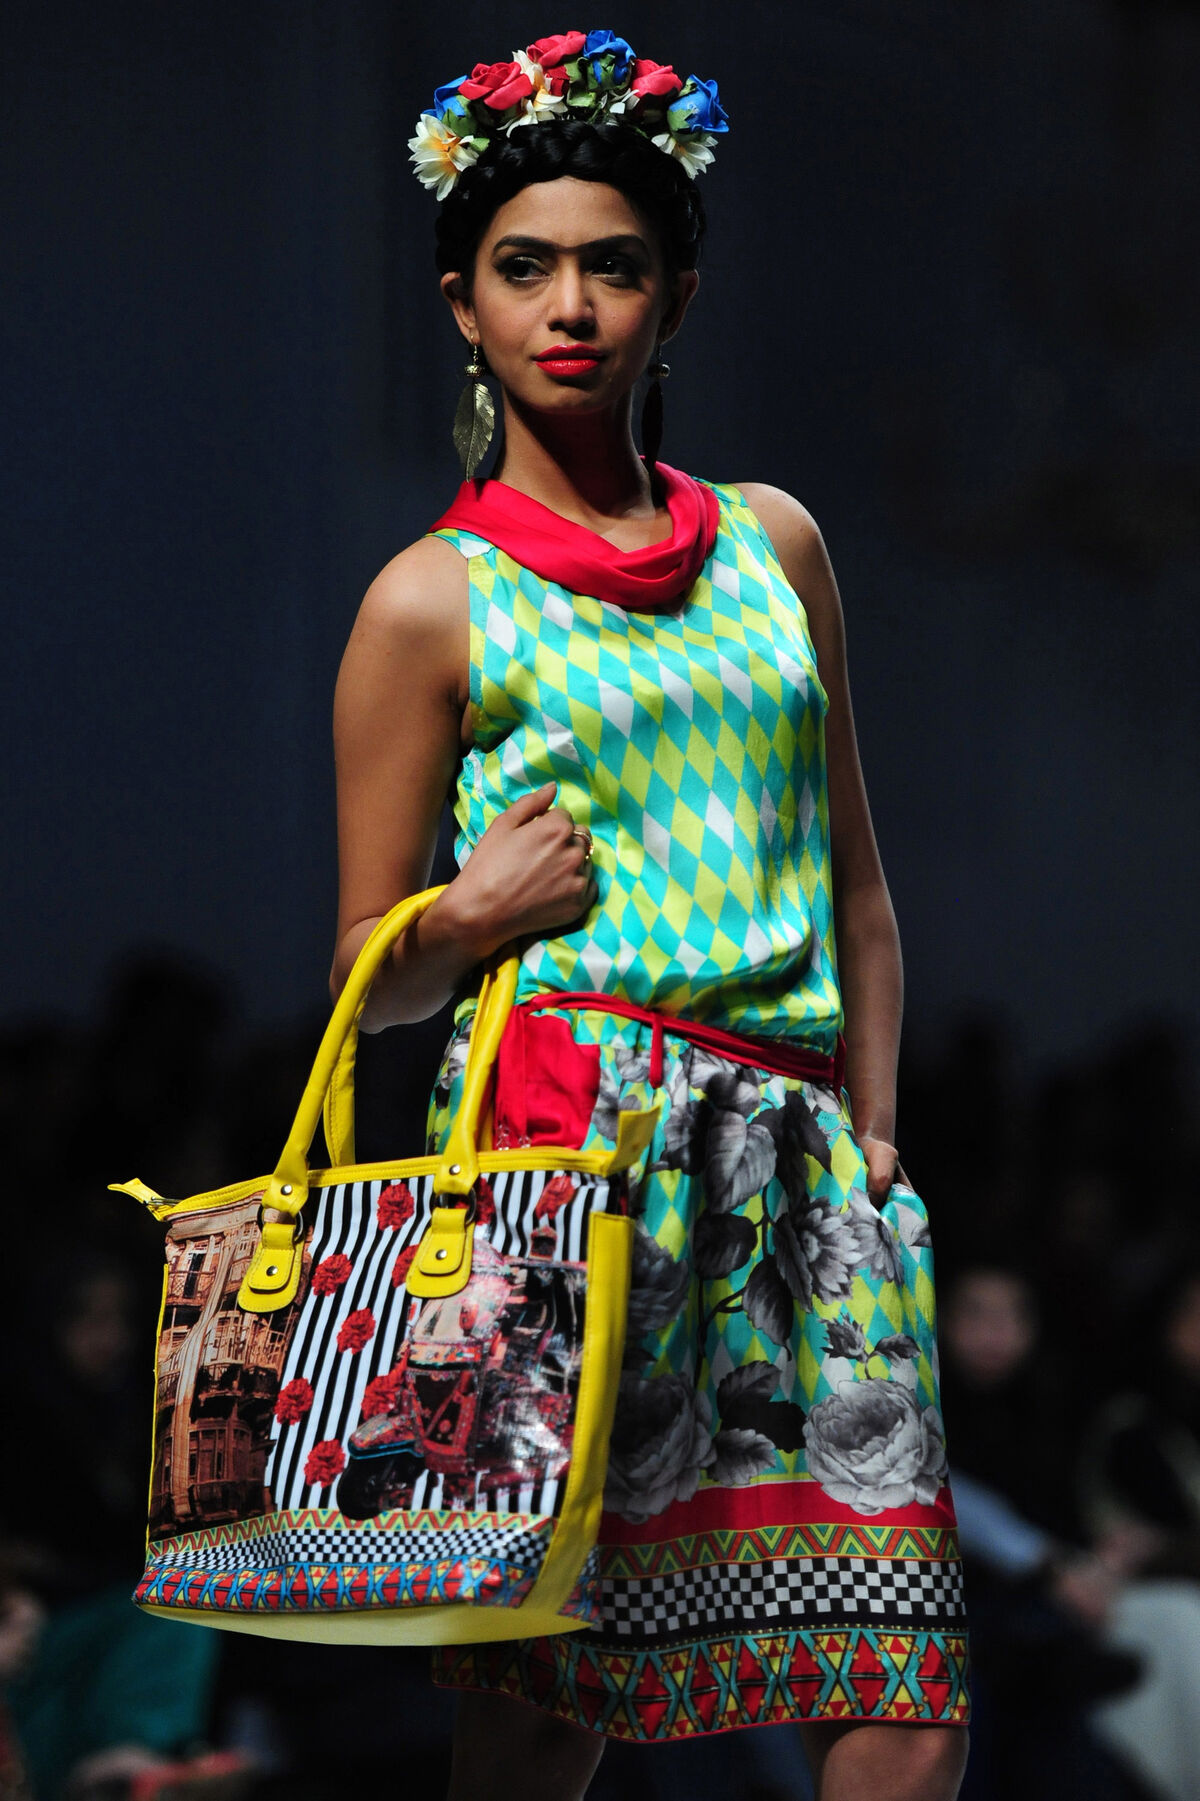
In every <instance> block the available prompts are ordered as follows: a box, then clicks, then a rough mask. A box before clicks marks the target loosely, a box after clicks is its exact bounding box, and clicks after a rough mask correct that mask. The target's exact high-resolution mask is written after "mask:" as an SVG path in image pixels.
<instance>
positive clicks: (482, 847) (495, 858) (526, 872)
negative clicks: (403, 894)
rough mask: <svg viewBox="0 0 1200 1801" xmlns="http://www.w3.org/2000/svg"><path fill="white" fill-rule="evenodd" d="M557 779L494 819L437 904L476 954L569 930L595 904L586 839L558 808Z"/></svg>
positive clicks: (593, 877)
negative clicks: (448, 909) (446, 903)
mask: <svg viewBox="0 0 1200 1801" xmlns="http://www.w3.org/2000/svg"><path fill="white" fill-rule="evenodd" d="M557 787H558V784H557V783H556V782H547V783H546V784H545V786H544V787H542V788H538V789H536V790H535V792H534V793H532V794H523V795H522V796H521V798H520V800H516V801H514V802H513V804H512V806H511V807H507V808H506V809H505V811H504V812H503V813H500V814H498V815H497V817H496V818H495V819H493V821H492V823H491V825H490V826H489V827H488V829H487V831H486V832H485V833H484V834H483V837H482V838H481V839H480V840H479V843H478V844H477V845H476V846H475V849H474V850H473V851H472V852H471V855H470V857H469V858H468V859H467V862H466V864H465V866H464V867H463V869H462V871H461V873H460V874H459V875H458V876H457V877H456V878H455V880H454V882H453V883H452V884H451V886H450V889H449V890H448V891H447V894H446V895H445V896H444V897H443V898H444V900H450V899H451V896H453V903H452V904H453V907H454V910H455V913H456V914H457V915H458V916H459V917H460V918H461V920H462V923H463V929H464V930H465V931H466V932H467V933H468V934H469V935H470V936H471V937H472V938H473V940H474V941H475V942H476V944H477V946H478V948H479V955H480V956H490V955H491V954H492V952H493V951H496V950H498V949H499V947H500V946H501V945H502V944H507V943H508V941H509V939H510V938H520V937H526V936H529V937H534V938H540V937H545V936H547V935H550V934H552V933H555V932H559V931H562V930H563V928H564V927H566V926H569V925H573V924H575V923H576V921H577V920H579V919H581V918H582V916H583V915H584V914H585V913H586V912H587V911H588V909H589V908H590V907H591V906H593V905H594V903H595V900H596V895H597V888H596V878H595V876H594V875H593V874H592V860H591V841H590V839H589V838H588V836H587V834H586V832H584V831H583V829H582V828H577V827H576V825H575V821H574V820H573V819H572V817H571V815H570V813H568V812H567V810H566V808H565V807H556V806H554V805H553V801H554V796H555V793H556V792H557Z"/></svg>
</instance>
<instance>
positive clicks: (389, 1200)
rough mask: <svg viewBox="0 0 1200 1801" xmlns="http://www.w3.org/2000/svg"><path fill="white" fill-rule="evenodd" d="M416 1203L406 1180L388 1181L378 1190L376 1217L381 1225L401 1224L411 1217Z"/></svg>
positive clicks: (392, 1225) (394, 1225)
mask: <svg viewBox="0 0 1200 1801" xmlns="http://www.w3.org/2000/svg"><path fill="white" fill-rule="evenodd" d="M416 1205H417V1203H416V1201H415V1200H414V1199H413V1191H412V1189H411V1188H410V1187H409V1186H408V1183H407V1182H389V1183H388V1185H387V1187H386V1188H384V1189H382V1190H381V1191H380V1195H379V1200H378V1202H377V1203H376V1218H377V1219H378V1220H379V1223H380V1225H381V1226H389V1227H396V1226H403V1225H405V1224H406V1223H407V1222H408V1221H409V1220H410V1219H411V1218H412V1216H413V1211H414V1209H415V1208H416Z"/></svg>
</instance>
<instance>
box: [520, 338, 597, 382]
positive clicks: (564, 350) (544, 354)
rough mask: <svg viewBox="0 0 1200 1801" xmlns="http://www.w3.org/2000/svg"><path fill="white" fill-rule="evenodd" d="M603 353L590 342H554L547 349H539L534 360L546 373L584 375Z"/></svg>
mask: <svg viewBox="0 0 1200 1801" xmlns="http://www.w3.org/2000/svg"><path fill="white" fill-rule="evenodd" d="M603 355H604V352H603V351H600V350H594V349H593V348H592V346H591V345H590V344H554V345H552V346H551V348H550V349H549V350H542V351H539V353H538V355H537V356H536V357H535V358H534V361H535V362H537V363H538V364H539V365H540V366H541V368H543V369H544V370H545V371H546V374H547V375H586V374H588V372H589V371H590V370H592V369H594V368H595V367H596V365H597V364H598V363H599V362H600V360H601V358H602V357H603Z"/></svg>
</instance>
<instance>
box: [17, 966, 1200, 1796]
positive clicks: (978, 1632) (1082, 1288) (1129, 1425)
mask: <svg viewBox="0 0 1200 1801" xmlns="http://www.w3.org/2000/svg"><path fill="white" fill-rule="evenodd" d="M323 1023H324V1022H323V1019H318V1018H313V1019H310V1020H304V1021H301V1022H300V1023H299V1024H298V1025H297V1026H296V1027H295V1028H294V1029H293V1030H291V1031H280V1030H275V1031H273V1032H272V1033H271V1034H269V1035H267V1036H263V1037H259V1038H254V1037H253V1036H251V1035H248V1034H247V1033H246V1032H245V1030H244V1029H243V1028H242V1027H241V1026H240V1024H239V1021H238V1017H237V1007H236V1005H235V1003H234V1001H233V1000H232V998H231V997H230V996H229V995H228V994H226V992H225V990H224V987H223V985H222V983H221V982H220V981H219V980H218V979H217V978H216V977H215V976H214V975H211V974H209V973H208V972H206V971H204V970H203V969H197V968H194V967H192V966H190V965H188V964H186V963H185V962H183V961H182V960H178V959H174V958H171V957H168V956H166V955H164V954H161V953H155V954H154V955H147V956H146V957H144V958H142V959H134V960H132V961H129V962H127V963H125V964H124V965H123V966H122V967H121V968H119V969H118V970H117V971H116V972H115V975H114V978H113V980H112V983H111V986H110V990H109V994H108V998H107V1000H106V1002H105V1004H104V1006H103V1008H102V1009H101V1012H100V1017H99V1018H98V1019H97V1020H96V1022H95V1024H94V1026H93V1027H92V1028H91V1029H90V1030H89V1029H85V1028H83V1027H80V1026H78V1025H75V1024H65V1023H64V1024H61V1025H56V1024H54V1023H52V1022H46V1021H41V1022H34V1023H30V1024H26V1025H24V1026H14V1027H11V1028H10V1029H9V1030H8V1032H7V1034H5V1035H4V1036H3V1037H0V1123H2V1125H3V1128H4V1134H5V1141H6V1144H7V1146H8V1152H9V1168H10V1176H11V1183H10V1185H11V1188H12V1190H13V1192H14V1194H16V1195H18V1196H21V1197H23V1198H24V1205H23V1206H22V1213H21V1226H22V1237H21V1250H20V1251H19V1252H18V1253H17V1254H10V1255H9V1256H7V1257H6V1258H5V1259H4V1261H3V1265H2V1272H3V1273H2V1275H0V1283H2V1285H3V1311H2V1313H0V1319H2V1320H3V1327H2V1330H3V1332H4V1333H5V1335H6V1341H7V1342H6V1352H7V1356H6V1368H7V1369H8V1370H9V1372H10V1380H9V1381H8V1382H7V1383H6V1384H5V1385H4V1389H3V1401H2V1405H3V1412H4V1421H3V1432H4V1443H5V1445H6V1447H7V1448H8V1452H9V1468H10V1477H9V1480H8V1482H7V1483H6V1486H5V1492H4V1499H3V1513H2V1518H0V1526H2V1534H3V1537H2V1541H0V1682H2V1683H3V1688H4V1696H5V1701H4V1711H3V1713H2V1714H0V1796H12V1797H32V1798H33V1801H58V1797H60V1796H61V1797H69V1798H71V1801H87V1798H89V1797H90V1798H92V1801H99V1798H100V1797H111V1798H112V1801H120V1798H122V1797H125V1796H128V1797H130V1798H131V1801H132V1798H134V1797H136V1798H137V1801H152V1798H153V1797H157V1798H158V1801H169V1798H170V1797H172V1796H176V1795H183V1794H187V1795H188V1796H191V1797H199V1798H201V1801H203V1797H205V1796H211V1797H213V1801H216V1798H217V1797H219V1796H220V1797H232V1796H237V1795H247V1796H272V1795H287V1796H289V1797H296V1798H297V1801H306V1798H308V1797H311V1798H312V1801H323V1798H324V1797H330V1798H332V1797H334V1796H338V1797H340V1796H343V1795H345V1794H346V1793H347V1792H354V1791H357V1790H358V1789H359V1788H360V1786H361V1787H364V1788H365V1786H366V1785H367V1784H368V1783H371V1782H373V1781H376V1780H378V1782H380V1783H382V1784H390V1783H392V1782H394V1780H395V1774H396V1771H397V1769H398V1768H400V1767H403V1769H404V1771H405V1773H406V1775H407V1777H408V1778H409V1780H410V1781H413V1782H420V1783H421V1784H422V1785H424V1786H426V1787H427V1788H428V1790H429V1792H431V1793H437V1792H440V1790H441V1787H442V1785H443V1783H444V1780H445V1776H446V1769H447V1747H448V1738H449V1727H450V1719H451V1712H452V1705H453V1704H452V1701H451V1700H450V1698H449V1697H447V1696H445V1695H443V1694H441V1693H440V1692H439V1691H437V1690H435V1689H433V1688H432V1687H431V1685H430V1683H429V1680H428V1676H427V1659H426V1654H425V1653H424V1652H421V1651H406V1650H396V1651H392V1652H389V1651H381V1650H365V1649H359V1648H350V1649H341V1650H339V1649H334V1648H332V1647H326V1646H310V1645H293V1644H286V1643H283V1642H277V1641H272V1640H269V1639H266V1640H258V1639H255V1638H251V1637H244V1636H243V1635H240V1634H221V1633H215V1632H211V1633H210V1632H204V1631H200V1630H197V1629H193V1628H190V1627H186V1626H180V1625H178V1624H177V1623H163V1622H160V1621H157V1620H154V1619H151V1618H148V1617H146V1616H144V1615H142V1614H141V1613H140V1612H139V1611H138V1610H137V1609H135V1608H134V1607H133V1606H132V1605H131V1604H130V1600H129V1595H130V1591H131V1590H132V1587H133V1585H134V1582H135V1581H136V1578H137V1576H138V1574H139V1573H140V1566H141V1552H142V1542H143V1537H144V1531H145V1486H146V1480H147V1471H148V1467H149V1455H150V1442H149V1440H150V1415H151V1372H150V1360H151V1351H152V1344H153V1338H154V1331H155V1318H156V1309H157V1304H158V1294H159V1272H160V1268H161V1258H162V1232H161V1228H160V1227H159V1226H157V1225H156V1224H155V1222H154V1221H153V1220H152V1219H150V1218H149V1216H148V1215H146V1214H145V1213H144V1212H142V1211H141V1209H139V1207H138V1206H137V1204H136V1203H135V1202H133V1201H131V1200H130V1199H129V1198H128V1197H127V1196H125V1195H117V1194H112V1193H110V1192H109V1191H108V1189H107V1187H106V1184H107V1183H108V1182H109V1181H113V1180H124V1179H127V1178H128V1177H130V1176H133V1175H139V1176H142V1177H143V1178H144V1179H145V1180H147V1181H148V1182H150V1183H151V1184H152V1186H154V1187H155V1188H157V1189H159V1190H160V1191H161V1192H165V1193H170V1194H177V1195H181V1196H182V1195H185V1194H189V1193H196V1192H200V1191H202V1190H203V1189H205V1188H207V1187H210V1186H216V1185H219V1184H221V1183H222V1182H226V1181H230V1180H234V1179H238V1178H241V1177H244V1176H246V1175H253V1174H258V1173H260V1172H261V1173H265V1172H266V1171H267V1170H269V1169H270V1168H271V1167H273V1165H274V1162H275V1159H276V1156H277V1154H278V1151H279V1147H280V1145H281V1144H282V1142H283V1139H284V1137H285V1135H286V1132H287V1128H288V1126H289V1125H290V1122H291V1115H292V1112H293V1110H294V1107H295V1105H296V1102H297V1100H298V1098H299V1094H300V1091H301V1088H302V1086H303V1082H304V1078H305V1076H306V1075H307V1072H308V1068H309V1065H310V1062H311V1059H312V1055H313V1052H314V1050H315V1048H316V1043H317V1039H318V1037H319V1034H320V1031H321V1029H322V1026H323ZM446 1029H447V1020H446V1018H445V1016H439V1017H438V1018H436V1019H434V1020H431V1021H429V1022H427V1023H426V1024H425V1025H424V1026H422V1027H419V1028H414V1029H410V1030H407V1031H405V1032H396V1033H384V1034H382V1035H380V1036H378V1037H376V1038H371V1039H368V1040H365V1041H364V1043H363V1045H362V1047H361V1052H360V1058H361V1061H360V1071H359V1142H360V1147H361V1154H362V1155H363V1156H365V1157H379V1156H388V1155H390V1156H400V1155H406V1154H412V1152H413V1150H414V1149H415V1147H416V1146H417V1145H419V1144H420V1143H421V1141H422V1133H423V1120H424V1109H425V1100H426V1096H427V1093H428V1090H429V1087H430V1084H431V1081H432V1077H433V1072H434V1068H435V1066H436V1062H437V1058H438V1054H439V1052H440V1049H441V1046H442V1043H443V1041H444V1038H445V1035H446ZM1191 1048H1192V1047H1191V1046H1190V1045H1189V1044H1188V1043H1187V1040H1186V1038H1185V1036H1184V1034H1183V1033H1182V1031H1181V1030H1177V1029H1175V1028H1173V1027H1172V1026H1170V1025H1169V1024H1166V1023H1163V1022H1151V1023H1142V1024H1139V1025H1138V1026H1136V1027H1135V1028H1131V1029H1130V1030H1129V1031H1127V1032H1126V1033H1124V1034H1123V1035H1120V1036H1118V1037H1117V1038H1116V1039H1115V1040H1114V1041H1113V1042H1112V1043H1111V1044H1110V1045H1109V1046H1107V1047H1106V1048H1105V1049H1103V1050H1102V1051H1101V1052H1100V1053H1099V1054H1098V1055H1096V1056H1095V1057H1094V1058H1092V1059H1091V1060H1089V1061H1087V1062H1086V1063H1085V1062H1083V1061H1081V1062H1079V1063H1077V1064H1075V1065H1073V1066H1072V1067H1071V1068H1069V1069H1063V1070H1055V1071H1052V1072H1050V1073H1049V1074H1048V1075H1047V1076H1046V1077H1045V1079H1044V1080H1042V1081H1040V1082H1037V1083H1033V1084H1030V1083H1023V1082H1022V1080H1021V1078H1020V1075H1019V1059H1018V1057H1017V1055H1016V1054H1015V1049H1014V1046H1013V1045H1012V1043H1011V1042H1010V1038H1009V1034H1008V1032H1007V1030H1006V1028H1005V1025H1004V1023H1003V1021H1002V1020H1000V1019H996V1018H984V1017H981V1016H978V1015H976V1016H972V1017H970V1018H963V1019H962V1020H961V1021H959V1022H958V1023H957V1024H955V1025H953V1026H952V1027H951V1028H950V1029H949V1030H948V1031H947V1032H946V1034H945V1037H944V1041H943V1042H942V1043H940V1044H935V1045H932V1046H930V1047H928V1048H925V1047H918V1046H915V1045H914V1044H912V1043H906V1045H905V1050H904V1055H903V1057H902V1071H901V1104H900V1121H901V1126H900V1137H901V1144H902V1148H903V1154H904V1161H905V1167H906V1168H907V1169H908V1171H909V1172H910V1174H911V1175H912V1178H913V1180H914V1182H915V1183H916V1184H917V1187H918V1189H919V1191H920V1192H921V1193H922V1195H923V1196H924V1198H925V1200H926V1201H927V1204H928V1206H929V1210H930V1215H931V1219H932V1221H933V1230H934V1245H935V1254H936V1256H937V1261H938V1284H939V1297H940V1304H941V1318H940V1328H939V1331H940V1344H941V1357H942V1368H941V1381H942V1397H943V1406H944V1412H945V1420H946V1430H947V1436H948V1441H949V1446H950V1456H951V1474H952V1478H953V1481H954V1485H955V1495H956V1501H957V1504H958V1509H959V1516H960V1527H961V1532H962V1538H963V1546H964V1552H965V1555H966V1559H967V1577H968V1585H969V1586H968V1603H969V1607H970V1612H971V1622H972V1629H973V1659H974V1687H975V1706H976V1715H975V1722H974V1727H973V1753H972V1759H971V1767H970V1770H969V1772H968V1777H967V1784H966V1786H965V1788H964V1791H963V1796H964V1801H1002V1798H1003V1801H1009V1798H1010V1797H1012V1796H1013V1795H1017V1794H1020V1795H1021V1796H1022V1801H1041V1797H1047V1798H1049V1797H1051V1796H1054V1797H1056V1801H1057V1798H1058V1797H1061V1796H1062V1795H1063V1794H1074V1793H1079V1794H1084V1793H1086V1794H1087V1795H1088V1797H1089V1801H1194V1797H1195V1796H1197V1795H1200V1580H1198V1578H1200V1220H1198V1213H1197V1209H1196V1206H1195V1195H1194V1193H1193V1189H1194V1187H1195V1185H1196V1184H1195V1178H1194V1177H1193V1176H1191V1174H1190V1172H1191V1171H1192V1170H1193V1169H1194V1168H1195V1158H1194V1156H1193V1154H1192V1152H1193V1147H1194V1145H1195V1143H1196V1139H1197V1136H1198V1132H1200V1119H1198V1116H1197V1106H1196V1091H1195V1083H1194V1071H1193V1068H1192V1064H1191V1061H1190V1054H1191ZM631 1782H632V1783H636V1785H637V1786H638V1788H639V1790H640V1791H641V1792H642V1794H643V1795H644V1797H645V1801H674V1798H675V1797H676V1796H678V1797H680V1798H682V1797H683V1796H684V1795H687V1796H689V1797H692V1798H695V1801H700V1798H702V1797H704V1796H706V1795H712V1796H714V1797H716V1796H718V1795H719V1796H721V1797H723V1798H725V1797H737V1798H740V1797H745V1798H747V1801H808V1797H809V1796H810V1793H811V1791H810V1788H809V1785H808V1780H807V1776H806V1773H805V1769H804V1763H803V1756H802V1752H801V1749H800V1746H799V1741H798V1735H797V1734H796V1733H795V1732H794V1730H793V1729H791V1728H772V1729H771V1730H769V1731H763V1732H754V1733H735V1734H730V1735H728V1736H727V1737H725V1738H723V1739H721V1740H719V1741H715V1742H707V1741H706V1742H703V1743H700V1744H695V1745H690V1746H687V1745H685V1746H678V1747H664V1748H661V1749H654V1750H645V1749H641V1750H639V1749H631V1748H629V1747H625V1746H621V1745H613V1746H611V1747H610V1749H609V1752H608V1755H607V1756H606V1758H605V1760H604V1763H603V1764H602V1765H601V1770H600V1774H599V1776H598V1778H597V1782H596V1787H595V1790H594V1794H595V1796H596V1801H606V1798H607V1797H608V1796H610V1795H612V1796H615V1795H617V1794H618V1793H621V1792H623V1791H624V1790H625V1789H626V1788H627V1787H628V1786H629V1784H630V1783H631ZM5 1783H7V1785H8V1786H7V1787H5V1786H4V1784H5Z"/></svg>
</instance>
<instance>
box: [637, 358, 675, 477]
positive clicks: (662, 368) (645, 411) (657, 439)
mask: <svg viewBox="0 0 1200 1801" xmlns="http://www.w3.org/2000/svg"><path fill="white" fill-rule="evenodd" d="M670 373H671V365H670V363H664V362H663V360H662V356H661V354H660V352H659V351H658V350H657V349H656V350H655V352H654V361H653V362H652V363H651V364H650V366H649V367H648V369H647V370H646V374H647V375H648V376H649V377H650V386H649V387H648V388H647V389H646V398H645V400H644V401H643V402H642V458H643V461H644V462H645V465H646V468H647V469H648V470H649V472H650V478H651V481H653V479H654V467H655V464H656V463H657V461H658V452H659V448H660V446H661V445H662V433H663V402H662V384H663V381H664V379H665V377H667V376H668V375H670Z"/></svg>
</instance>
